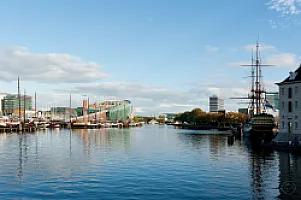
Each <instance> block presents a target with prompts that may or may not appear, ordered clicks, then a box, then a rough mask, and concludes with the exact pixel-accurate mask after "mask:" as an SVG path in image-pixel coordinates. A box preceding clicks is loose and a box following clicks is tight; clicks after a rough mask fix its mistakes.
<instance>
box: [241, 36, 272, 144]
mask: <svg viewBox="0 0 301 200" xmlns="http://www.w3.org/2000/svg"><path fill="white" fill-rule="evenodd" d="M243 66H250V67H251V78H252V83H251V90H250V94H249V95H248V97H247V98H238V99H249V100H250V102H249V109H248V110H249V119H248V120H247V121H246V123H244V125H243V128H242V131H243V135H244V136H245V137H248V138H250V139H252V140H253V139H255V140H258V141H262V140H264V141H265V142H270V141H271V140H272V139H273V138H274V137H275V134H274V131H273V129H274V128H275V127H276V122H275V119H274V116H273V115H271V114H266V113H265V107H266V106H267V107H272V106H271V104H269V102H268V101H266V100H265V99H264V98H263V94H266V93H267V92H266V91H265V90H264V89H263V83H262V74H261V66H269V65H263V64H261V59H260V57H259V43H258V41H257V43H256V57H255V59H253V55H252V64H251V65H243ZM263 103H265V106H263Z"/></svg>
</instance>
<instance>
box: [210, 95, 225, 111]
mask: <svg viewBox="0 0 301 200" xmlns="http://www.w3.org/2000/svg"><path fill="white" fill-rule="evenodd" d="M220 110H224V100H223V99H221V98H219V97H218V96H217V95H213V96H211V97H209V112H218V111H220Z"/></svg>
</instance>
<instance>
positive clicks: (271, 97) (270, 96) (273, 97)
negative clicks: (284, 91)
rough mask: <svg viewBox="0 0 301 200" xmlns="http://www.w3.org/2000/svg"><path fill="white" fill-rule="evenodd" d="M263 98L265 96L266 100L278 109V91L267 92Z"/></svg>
mask: <svg viewBox="0 0 301 200" xmlns="http://www.w3.org/2000/svg"><path fill="white" fill-rule="evenodd" d="M265 98H266V100H268V102H269V103H270V104H272V106H273V107H274V108H275V109H276V110H279V93H278V92H271V93H267V94H266V96H265Z"/></svg>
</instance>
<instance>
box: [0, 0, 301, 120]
mask: <svg viewBox="0 0 301 200" xmlns="http://www.w3.org/2000/svg"><path fill="white" fill-rule="evenodd" d="M300 12H301V5H300V1H299V0H266V1H262V0H254V1H250V2H242V1H239V0H232V1H222V2H221V1H218V0H212V1H210V2H206V3H204V2H200V1H196V0H191V1H189V3H187V2H186V3H185V2H184V1H182V2H171V1H164V2H162V1H159V0H154V1H143V2H142V1H138V0H132V1H117V0H116V1H89V3H87V2H84V3H83V1H79V0H78V1H64V2H60V1H56V0H55V1H51V2H39V1H37V0H32V1H27V2H23V1H3V2H2V6H1V8H0V23H1V24H2V30H4V31H1V32H0V37H1V38H2V40H1V45H0V70H1V73H0V93H1V92H7V93H15V94H16V93H17V77H18V75H19V76H20V81H21V85H20V86H21V91H23V90H24V89H26V93H27V94H29V95H32V96H34V92H35V91H37V107H38V108H42V107H45V105H51V104H52V103H54V102H55V104H56V105H60V106H63V105H69V94H70V93H72V98H74V99H73V102H72V105H74V107H76V106H80V105H81V104H80V102H81V101H82V100H83V99H85V98H86V97H85V96H84V95H89V97H90V99H91V101H92V102H93V101H96V100H104V99H129V100H131V101H132V104H133V106H134V108H135V113H136V114H137V115H153V114H156V115H157V114H158V113H160V112H183V111H190V110H192V109H194V108H196V107H199V108H201V109H202V110H205V111H208V110H209V103H208V101H209V96H211V95H213V94H217V95H219V96H220V97H221V98H223V99H224V101H225V102H224V104H225V109H226V110H232V111H237V109H238V108H239V107H242V105H239V104H237V102H238V101H233V100H230V97H235V96H242V95H243V96H246V95H247V92H248V89H249V82H250V80H248V79H246V78H244V77H246V76H248V75H250V69H249V68H243V67H240V65H241V64H250V62H251V51H252V48H254V45H255V43H256V40H257V35H258V34H259V36H260V37H259V42H260V45H261V57H262V61H263V63H264V64H273V65H275V67H268V68H263V75H264V79H263V80H264V83H265V86H266V89H267V90H269V91H278V88H277V86H276V85H275V84H274V83H276V82H280V81H282V80H284V79H285V78H286V77H287V76H288V73H289V71H294V70H295V69H297V68H298V66H299V63H300V61H301V57H300V55H301V49H299V48H298V46H297V45H295V43H296V42H295V41H297V40H298V35H297V33H298V32H299V31H300V25H301V16H300V14H301V13H300ZM21 93H22V92H21ZM41 102H43V103H41Z"/></svg>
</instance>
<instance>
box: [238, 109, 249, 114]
mask: <svg viewBox="0 0 301 200" xmlns="http://www.w3.org/2000/svg"><path fill="white" fill-rule="evenodd" d="M238 112H239V113H242V114H246V115H248V114H249V109H248V108H238Z"/></svg>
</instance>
